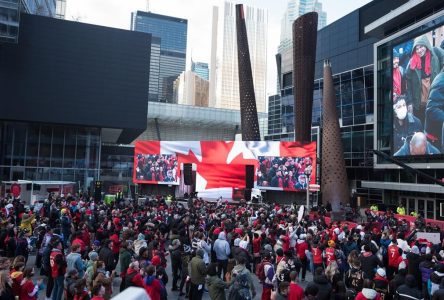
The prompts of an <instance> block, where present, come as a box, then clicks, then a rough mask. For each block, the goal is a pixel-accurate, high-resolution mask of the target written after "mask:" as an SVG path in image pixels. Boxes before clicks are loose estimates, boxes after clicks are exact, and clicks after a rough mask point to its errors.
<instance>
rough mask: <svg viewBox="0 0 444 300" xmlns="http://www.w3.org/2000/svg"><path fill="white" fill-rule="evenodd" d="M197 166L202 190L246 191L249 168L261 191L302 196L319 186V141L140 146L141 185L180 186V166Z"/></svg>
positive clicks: (137, 179) (198, 185) (152, 143)
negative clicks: (295, 192) (317, 168)
mask: <svg viewBox="0 0 444 300" xmlns="http://www.w3.org/2000/svg"><path fill="white" fill-rule="evenodd" d="M185 163H191V164H193V165H195V168H194V169H195V170H196V182H195V188H196V191H199V192H200V191H208V190H214V189H216V190H217V189H227V188H233V189H236V188H237V189H241V188H245V186H246V165H252V166H254V186H255V187H256V188H258V189H270V190H282V191H284V190H285V191H300V190H306V189H307V187H308V185H309V184H310V183H315V182H316V142H311V143H304V144H303V143H299V142H275V141H268V142H266V141H260V142H259V141H258V142H243V141H139V142H136V144H135V153H134V176H133V181H134V182H135V183H148V184H176V185H178V184H180V180H181V174H180V166H181V165H182V164H185Z"/></svg>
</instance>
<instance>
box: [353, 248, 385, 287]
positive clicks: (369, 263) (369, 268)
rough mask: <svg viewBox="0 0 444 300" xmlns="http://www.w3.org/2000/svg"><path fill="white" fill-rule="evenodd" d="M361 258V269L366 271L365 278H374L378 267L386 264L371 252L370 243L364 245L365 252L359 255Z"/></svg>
mask: <svg viewBox="0 0 444 300" xmlns="http://www.w3.org/2000/svg"><path fill="white" fill-rule="evenodd" d="M359 260H360V262H361V269H362V271H363V272H364V278H366V279H371V280H372V279H373V277H375V270H376V268H377V267H378V266H380V267H383V266H384V265H383V264H382V262H381V261H380V260H379V258H378V257H377V256H376V255H374V254H373V253H372V252H371V248H370V245H369V244H366V245H365V246H364V253H362V254H361V255H360V256H359Z"/></svg>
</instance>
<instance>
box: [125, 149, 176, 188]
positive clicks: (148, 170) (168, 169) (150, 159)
mask: <svg viewBox="0 0 444 300" xmlns="http://www.w3.org/2000/svg"><path fill="white" fill-rule="evenodd" d="M134 164H135V165H136V168H135V180H134V182H137V183H153V184H174V185H178V184H179V174H178V171H177V170H178V163H177V156H176V155H175V154H146V153H136V155H135V158H134Z"/></svg>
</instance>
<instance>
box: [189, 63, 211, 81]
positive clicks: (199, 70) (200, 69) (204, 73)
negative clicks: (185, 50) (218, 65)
mask: <svg viewBox="0 0 444 300" xmlns="http://www.w3.org/2000/svg"><path fill="white" fill-rule="evenodd" d="M191 71H192V72H194V73H195V74H196V75H198V76H200V77H201V78H203V79H205V80H207V81H208V79H209V69H208V64H207V63H204V62H199V61H193V60H191Z"/></svg>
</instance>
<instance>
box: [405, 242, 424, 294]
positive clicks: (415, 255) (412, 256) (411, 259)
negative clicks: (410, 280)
mask: <svg viewBox="0 0 444 300" xmlns="http://www.w3.org/2000/svg"><path fill="white" fill-rule="evenodd" d="M407 261H408V269H407V270H408V273H409V274H411V275H413V276H414V277H415V279H416V285H417V287H418V289H421V288H422V280H421V271H420V270H419V264H420V263H421V261H422V258H421V256H420V255H419V248H418V246H416V245H415V246H413V247H412V250H411V251H410V252H409V253H407Z"/></svg>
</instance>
